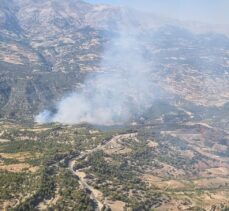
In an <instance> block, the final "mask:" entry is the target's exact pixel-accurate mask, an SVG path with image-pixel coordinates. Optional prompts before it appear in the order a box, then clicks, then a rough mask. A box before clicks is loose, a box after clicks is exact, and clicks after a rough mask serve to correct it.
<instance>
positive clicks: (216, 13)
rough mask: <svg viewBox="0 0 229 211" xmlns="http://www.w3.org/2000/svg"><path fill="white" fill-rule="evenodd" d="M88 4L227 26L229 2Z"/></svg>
mask: <svg viewBox="0 0 229 211" xmlns="http://www.w3.org/2000/svg"><path fill="white" fill-rule="evenodd" d="M86 1H87V2H90V3H106V4H114V5H119V6H127V7H131V8H134V9H139V10H143V11H147V12H153V13H156V14H159V15H163V16H166V17H171V18H176V19H178V20H187V21H197V22H205V23H210V24H217V25H228V24H229V15H228V8H229V1H226V0H219V1H216V0H183V1H182V0H173V1H171V0H162V1H161V0H142V1H139V0H132V1H121V0H86Z"/></svg>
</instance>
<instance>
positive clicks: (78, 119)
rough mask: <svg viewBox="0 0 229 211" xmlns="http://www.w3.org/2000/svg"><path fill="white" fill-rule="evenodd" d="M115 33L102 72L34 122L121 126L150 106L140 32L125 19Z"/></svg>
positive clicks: (149, 84)
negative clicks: (54, 110) (54, 109)
mask: <svg viewBox="0 0 229 211" xmlns="http://www.w3.org/2000/svg"><path fill="white" fill-rule="evenodd" d="M116 32H117V34H116V35H115V37H114V38H113V39H112V41H111V43H109V44H108V45H107V46H106V49H105V52H104V55H103V59H102V62H101V69H103V70H105V71H104V72H103V73H98V74H97V75H95V74H93V75H89V77H88V79H87V80H86V81H85V84H84V88H83V89H82V90H81V91H80V92H75V93H72V94H71V95H70V96H68V97H65V98H64V99H63V100H62V101H61V102H59V103H58V105H57V112H56V113H55V114H52V113H51V112H49V111H44V112H42V113H41V114H39V115H38V116H37V117H36V121H37V122H39V123H45V122H60V123H66V124H75V123H82V122H87V123H91V124H97V125H113V124H122V123H125V122H127V121H129V120H130V119H131V118H133V117H135V116H139V115H141V114H142V113H143V112H144V111H146V109H148V108H149V107H150V106H151V105H152V102H153V100H154V93H155V90H154V86H153V84H152V78H151V75H152V73H151V68H150V67H149V65H148V63H147V61H146V59H145V58H144V48H143V47H142V46H141V36H140V30H139V28H138V27H136V25H135V24H134V23H132V21H131V20H130V19H128V18H125V22H124V21H121V23H120V21H119V24H118V27H117V29H116Z"/></svg>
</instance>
